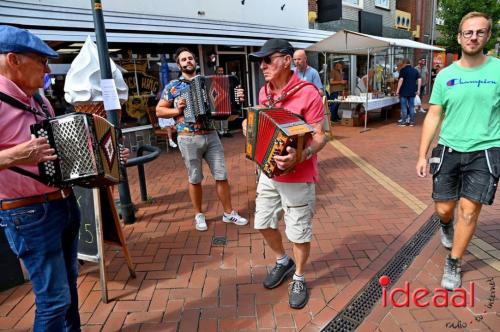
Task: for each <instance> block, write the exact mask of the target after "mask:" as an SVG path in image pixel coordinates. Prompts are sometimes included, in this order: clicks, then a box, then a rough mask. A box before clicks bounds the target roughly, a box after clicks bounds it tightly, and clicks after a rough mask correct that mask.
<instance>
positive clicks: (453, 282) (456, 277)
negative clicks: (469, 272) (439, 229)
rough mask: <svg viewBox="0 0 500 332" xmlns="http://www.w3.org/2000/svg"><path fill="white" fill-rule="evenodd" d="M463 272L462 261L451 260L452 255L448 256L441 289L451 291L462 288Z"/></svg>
mask: <svg viewBox="0 0 500 332" xmlns="http://www.w3.org/2000/svg"><path fill="white" fill-rule="evenodd" d="M461 272H462V268H461V267H460V259H457V258H451V257H450V255H448V256H446V261H445V263H444V273H443V279H442V280H441V287H443V288H446V289H447V290H449V291H452V290H453V289H455V288H458V287H460V286H461V285H462V277H461V276H460V273H461Z"/></svg>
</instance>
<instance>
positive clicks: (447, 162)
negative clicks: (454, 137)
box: [429, 144, 500, 205]
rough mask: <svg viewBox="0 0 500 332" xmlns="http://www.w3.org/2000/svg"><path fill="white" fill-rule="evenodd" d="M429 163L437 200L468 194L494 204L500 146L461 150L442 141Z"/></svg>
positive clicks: (473, 199) (470, 196)
mask: <svg viewBox="0 0 500 332" xmlns="http://www.w3.org/2000/svg"><path fill="white" fill-rule="evenodd" d="M429 164H430V173H431V174H432V175H433V185H432V198H433V199H434V200H435V201H456V200H458V199H460V197H464V198H467V199H470V200H472V201H475V202H478V203H481V204H486V205H491V204H493V201H494V199H495V193H496V190H497V185H498V178H499V174H498V169H499V167H500V149H499V148H491V149H487V150H482V151H474V152H458V151H454V150H453V149H452V148H449V147H446V146H443V145H441V144H439V145H438V146H437V147H435V148H434V149H433V150H432V154H431V159H430V160H429Z"/></svg>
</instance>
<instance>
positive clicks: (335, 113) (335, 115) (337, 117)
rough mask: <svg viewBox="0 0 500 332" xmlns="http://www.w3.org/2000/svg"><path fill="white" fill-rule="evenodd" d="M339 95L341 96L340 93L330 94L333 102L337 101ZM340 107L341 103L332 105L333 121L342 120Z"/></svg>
mask: <svg viewBox="0 0 500 332" xmlns="http://www.w3.org/2000/svg"><path fill="white" fill-rule="evenodd" d="M339 95H340V92H339V91H334V92H332V93H331V94H330V98H331V99H332V100H333V99H337V98H338V96H339ZM339 107H340V104H339V103H333V104H330V113H332V115H331V120H332V121H338V120H340V114H339Z"/></svg>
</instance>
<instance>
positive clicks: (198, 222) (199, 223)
mask: <svg viewBox="0 0 500 332" xmlns="http://www.w3.org/2000/svg"><path fill="white" fill-rule="evenodd" d="M194 222H195V227H196V230H198V231H200V232H203V231H206V230H207V229H208V226H207V222H206V221H205V215H204V214H203V213H198V214H196V217H194Z"/></svg>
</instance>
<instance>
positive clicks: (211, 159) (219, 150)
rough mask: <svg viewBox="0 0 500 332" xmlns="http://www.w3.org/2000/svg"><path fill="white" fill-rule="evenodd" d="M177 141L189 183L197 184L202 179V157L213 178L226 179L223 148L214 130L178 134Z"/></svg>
mask: <svg viewBox="0 0 500 332" xmlns="http://www.w3.org/2000/svg"><path fill="white" fill-rule="evenodd" d="M177 143H179V150H180V151H181V154H182V158H183V159H184V164H185V165H186V168H187V171H188V178H189V183H191V184H198V183H201V181H202V180H203V166H202V160H203V159H205V161H206V162H207V164H208V167H210V171H211V172H212V176H213V177H214V179H215V180H217V181H222V180H226V179H227V173H226V166H225V163H224V148H223V147H222V143H221V141H220V139H219V136H218V135H217V132H216V131H213V132H211V133H209V134H206V135H179V136H178V137H177Z"/></svg>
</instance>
